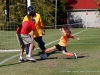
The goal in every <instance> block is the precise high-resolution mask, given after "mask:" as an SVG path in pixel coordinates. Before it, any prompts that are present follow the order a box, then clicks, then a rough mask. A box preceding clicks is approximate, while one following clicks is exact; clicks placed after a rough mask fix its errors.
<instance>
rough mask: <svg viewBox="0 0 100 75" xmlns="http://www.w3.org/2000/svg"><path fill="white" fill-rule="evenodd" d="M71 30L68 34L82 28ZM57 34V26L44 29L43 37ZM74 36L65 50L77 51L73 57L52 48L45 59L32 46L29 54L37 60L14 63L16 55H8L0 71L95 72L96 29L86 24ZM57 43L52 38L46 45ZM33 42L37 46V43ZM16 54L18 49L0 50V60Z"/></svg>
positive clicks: (7, 74) (99, 57)
mask: <svg viewBox="0 0 100 75" xmlns="http://www.w3.org/2000/svg"><path fill="white" fill-rule="evenodd" d="M71 30H72V34H75V33H77V32H80V31H82V30H83V29H71ZM60 36H61V34H60V32H59V30H58V29H56V30H55V29H48V30H46V35H44V36H43V39H44V41H45V43H46V44H47V43H49V42H51V41H55V40H56V39H59V38H60ZM75 36H76V37H79V38H80V39H81V40H80V41H76V40H73V39H70V40H69V42H68V44H67V50H68V52H75V53H77V55H78V59H77V60H74V59H70V58H68V57H66V56H64V55H63V54H62V53H61V52H60V51H56V52H52V53H53V54H51V55H50V56H49V57H48V58H47V59H46V60H40V57H39V55H38V52H39V51H41V50H34V51H33V55H32V56H33V57H34V58H36V59H37V62H24V63H17V61H18V58H19V56H18V57H15V58H12V59H10V60H8V61H6V62H4V63H3V64H0V75H99V74H100V67H99V65H100V40H99V38H100V29H94V28H90V29H88V30H86V31H84V32H81V33H80V34H77V35H75ZM2 37H3V36H2ZM57 43H58V42H54V43H52V44H49V45H47V46H46V47H47V48H48V47H51V46H53V45H55V44H57ZM17 45H18V44H17V43H16V46H17ZM35 45H36V47H37V43H35ZM14 47H15V46H14ZM16 48H17V47H16ZM18 54H19V52H6V53H5V52H0V61H1V62H2V61H4V60H5V59H8V58H10V57H12V56H14V55H18ZM24 57H25V55H24Z"/></svg>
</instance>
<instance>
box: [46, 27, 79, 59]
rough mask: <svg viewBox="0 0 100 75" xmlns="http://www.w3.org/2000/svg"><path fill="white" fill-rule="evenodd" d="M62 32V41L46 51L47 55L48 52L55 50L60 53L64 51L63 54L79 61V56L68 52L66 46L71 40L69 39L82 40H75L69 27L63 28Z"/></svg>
mask: <svg viewBox="0 0 100 75" xmlns="http://www.w3.org/2000/svg"><path fill="white" fill-rule="evenodd" d="M60 31H61V33H62V36H61V38H60V41H59V43H58V44H57V45H55V46H53V47H51V48H48V49H46V50H45V51H44V53H47V52H50V51H52V50H55V49H58V50H59V51H62V53H63V54H64V55H66V56H69V57H72V58H74V59H77V55H76V53H69V52H67V50H66V44H67V42H68V40H69V38H73V39H76V40H80V38H75V37H74V36H72V35H71V31H70V29H69V28H68V26H63V27H61V28H60Z"/></svg>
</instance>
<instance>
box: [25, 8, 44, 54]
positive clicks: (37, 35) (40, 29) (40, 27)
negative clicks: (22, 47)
mask: <svg viewBox="0 0 100 75" xmlns="http://www.w3.org/2000/svg"><path fill="white" fill-rule="evenodd" d="M27 10H28V12H29V14H27V15H26V16H25V17H24V19H23V22H24V21H28V20H34V21H35V26H36V30H35V31H34V36H33V37H34V40H35V41H36V42H37V43H38V46H39V47H40V49H41V50H42V51H44V50H45V49H46V48H45V43H44V42H43V39H42V35H44V34H45V30H44V24H43V22H42V18H41V16H40V14H38V13H36V12H35V11H34V9H33V7H32V6H29V7H28V8H27ZM29 34H30V35H31V32H30V33H29ZM28 51H29V45H27V47H26V54H28Z"/></svg>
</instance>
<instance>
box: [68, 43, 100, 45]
mask: <svg viewBox="0 0 100 75" xmlns="http://www.w3.org/2000/svg"><path fill="white" fill-rule="evenodd" d="M68 44H86V45H87V44H96V45H97V44H100V43H68Z"/></svg>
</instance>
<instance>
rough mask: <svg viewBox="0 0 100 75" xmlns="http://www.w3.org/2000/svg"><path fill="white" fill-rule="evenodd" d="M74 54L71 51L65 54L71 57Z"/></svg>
mask: <svg viewBox="0 0 100 75" xmlns="http://www.w3.org/2000/svg"><path fill="white" fill-rule="evenodd" d="M73 55H74V54H73V53H66V56H70V57H72V56H73Z"/></svg>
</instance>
